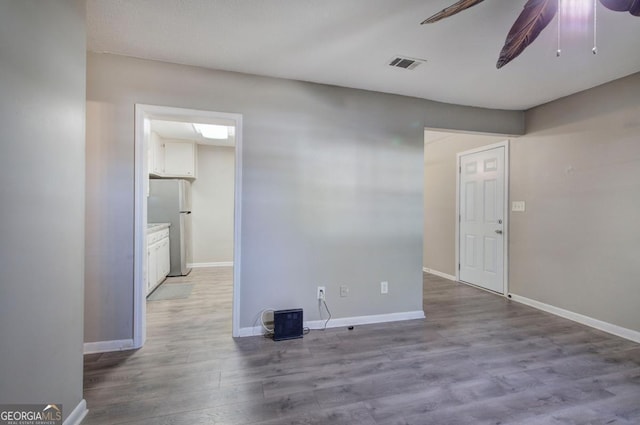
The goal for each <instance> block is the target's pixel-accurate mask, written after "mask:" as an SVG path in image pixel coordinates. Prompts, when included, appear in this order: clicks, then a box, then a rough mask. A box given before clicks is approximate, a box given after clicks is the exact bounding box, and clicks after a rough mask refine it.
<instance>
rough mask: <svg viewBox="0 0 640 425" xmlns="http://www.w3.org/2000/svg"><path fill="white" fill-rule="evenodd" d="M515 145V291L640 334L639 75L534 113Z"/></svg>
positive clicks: (511, 249) (512, 247)
mask: <svg viewBox="0 0 640 425" xmlns="http://www.w3.org/2000/svg"><path fill="white" fill-rule="evenodd" d="M526 125H527V135H526V136H524V137H522V138H519V139H517V140H514V141H513V143H512V144H511V199H512V200H523V201H526V212H524V213H511V225H510V226H511V237H510V244H509V254H510V256H511V260H510V271H509V280H510V291H511V292H513V293H515V294H518V295H521V296H524V297H527V298H530V299H534V300H536V301H540V302H543V303H546V304H550V305H553V306H556V307H560V308H563V309H566V310H569V311H573V312H576V313H580V314H583V315H586V316H589V317H593V318H595V319H599V320H602V321H605V322H608V323H612V324H615V325H618V326H622V327H625V328H628V329H632V330H635V331H640V308H639V306H640V286H639V285H638V282H639V276H640V261H638V260H639V259H640V226H638V218H639V217H640V73H638V74H634V75H632V76H629V77H626V78H623V79H620V80H617V81H614V82H611V83H608V84H605V85H602V86H599V87H596V88H593V89H591V90H587V91H585V92H582V93H578V94H576V95H573V96H569V97H566V98H564V99H560V100H558V101H555V102H552V103H549V104H546V105H543V106H540V107H537V108H534V109H532V110H530V111H528V112H527V113H526Z"/></svg>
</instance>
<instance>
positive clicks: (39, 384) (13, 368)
mask: <svg viewBox="0 0 640 425" xmlns="http://www.w3.org/2000/svg"><path fill="white" fill-rule="evenodd" d="M84 19H85V10H84V2H83V1H79V0H78V1H73V0H68V1H65V0H56V1H53V0H51V1H46V2H43V1H2V2H0V93H2V95H1V96H0V132H1V133H0V134H2V138H1V140H0V173H1V179H2V182H3V184H2V185H0V199H2V201H1V202H0V217H2V220H0V235H2V236H1V237H0V244H1V245H0V246H1V252H2V254H1V255H0V341H1V342H0V403H62V404H63V413H64V416H65V417H67V416H68V414H69V413H70V412H71V411H72V410H73V409H74V408H75V407H76V406H77V405H78V403H80V401H81V400H82V323H83V311H82V304H83V268H84V141H85V132H84V122H85V108H84V104H85V75H86V66H85V59H86V56H85V38H86V37H85V24H84Z"/></svg>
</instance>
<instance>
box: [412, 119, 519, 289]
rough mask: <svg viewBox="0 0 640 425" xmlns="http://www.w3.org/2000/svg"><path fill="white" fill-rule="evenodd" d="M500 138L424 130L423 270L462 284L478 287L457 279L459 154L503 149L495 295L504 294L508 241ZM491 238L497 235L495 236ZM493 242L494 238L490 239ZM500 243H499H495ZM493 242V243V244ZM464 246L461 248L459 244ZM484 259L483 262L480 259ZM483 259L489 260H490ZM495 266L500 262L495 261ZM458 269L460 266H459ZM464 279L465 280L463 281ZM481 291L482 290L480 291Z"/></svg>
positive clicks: (506, 167) (506, 160) (506, 172)
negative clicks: (500, 283)
mask: <svg viewBox="0 0 640 425" xmlns="http://www.w3.org/2000/svg"><path fill="white" fill-rule="evenodd" d="M505 139H506V136H504V135H488V134H478V133H468V132H466V133H465V132H454V131H445V130H439V129H438V130H436V129H428V128H427V129H425V132H424V141H425V144H424V146H425V150H424V251H423V270H424V271H425V272H427V273H430V274H432V275H435V276H439V277H442V278H445V279H448V280H451V281H458V282H459V281H462V282H463V283H469V284H472V285H474V286H478V287H480V288H482V285H477V283H476V282H469V281H468V279H469V278H468V277H467V276H465V274H464V273H463V275H462V277H461V276H460V270H459V269H458V265H459V264H460V249H461V244H460V223H461V216H460V194H461V191H460V170H461V168H460V165H461V164H460V160H459V159H460V155H461V154H463V153H471V152H474V151H482V150H486V149H487V148H488V147H491V146H498V145H501V146H502V145H504V146H505V184H504V191H503V195H504V208H503V210H502V211H503V213H502V214H501V217H497V220H502V223H501V226H502V228H501V229H498V228H497V227H496V228H495V229H494V228H492V229H491V230H492V232H495V230H496V229H498V230H502V231H503V233H502V234H501V235H500V236H499V237H501V238H502V243H503V245H502V247H503V248H504V249H503V252H502V253H503V255H504V256H503V261H502V262H501V263H502V265H503V266H504V267H503V270H502V276H503V277H504V280H503V283H504V290H499V291H495V290H492V292H494V293H495V292H498V293H500V294H503V295H504V294H506V293H507V291H508V287H507V285H508V282H507V276H508V274H507V268H508V255H507V246H508V245H507V241H508V210H507V209H506V206H507V196H508V141H506V142H505ZM495 235H498V234H497V233H496V234H495ZM494 239H495V238H494ZM496 241H497V242H500V240H499V239H498V240H496ZM496 241H494V242H496ZM463 246H464V245H463ZM483 260H484V259H483ZM487 260H492V261H491V264H489V265H491V266H492V265H493V260H494V259H492V258H488V259H487ZM495 260H496V263H498V262H500V261H499V260H498V259H495ZM460 268H462V267H460ZM465 279H467V280H465ZM483 289H484V288H483Z"/></svg>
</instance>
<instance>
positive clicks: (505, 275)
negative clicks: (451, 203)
mask: <svg viewBox="0 0 640 425" xmlns="http://www.w3.org/2000/svg"><path fill="white" fill-rule="evenodd" d="M500 147H504V195H503V197H504V200H503V202H504V205H503V216H504V217H503V219H502V220H503V224H504V227H503V230H502V232H503V233H502V234H503V238H502V244H503V246H502V255H503V260H504V261H503V264H504V267H503V270H502V273H503V277H502V279H503V283H504V285H503V288H504V290H503V293H502V295H503V296H505V297H506V296H507V295H508V294H509V140H508V139H507V140H505V141H503V142H498V143H492V144H490V145H486V146H481V147H479V148H475V149H470V150H467V151H464V152H458V153H457V154H456V168H457V170H458V172H457V173H456V217H458V219H457V220H456V244H455V247H456V267H455V269H456V281H458V282H461V280H460V173H461V172H462V163H461V160H462V157H463V156H465V155H470V154H474V153H479V152H484V151H487V150H491V149H495V148H500ZM462 283H465V284H466V283H467V282H462ZM470 285H472V286H473V287H474V288H480V289H484V288H481V287H479V286H476V285H473V284H470ZM487 291H489V290H488V289H487ZM489 292H491V293H492V294H496V293H499V292H493V291H489Z"/></svg>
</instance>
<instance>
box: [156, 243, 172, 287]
mask: <svg viewBox="0 0 640 425" xmlns="http://www.w3.org/2000/svg"><path fill="white" fill-rule="evenodd" d="M159 245H160V246H159V247H158V271H159V272H160V276H162V278H163V279H164V278H165V277H167V275H168V274H169V271H171V257H170V250H169V237H168V236H167V237H166V238H164V239H162V241H160V242H159Z"/></svg>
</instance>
